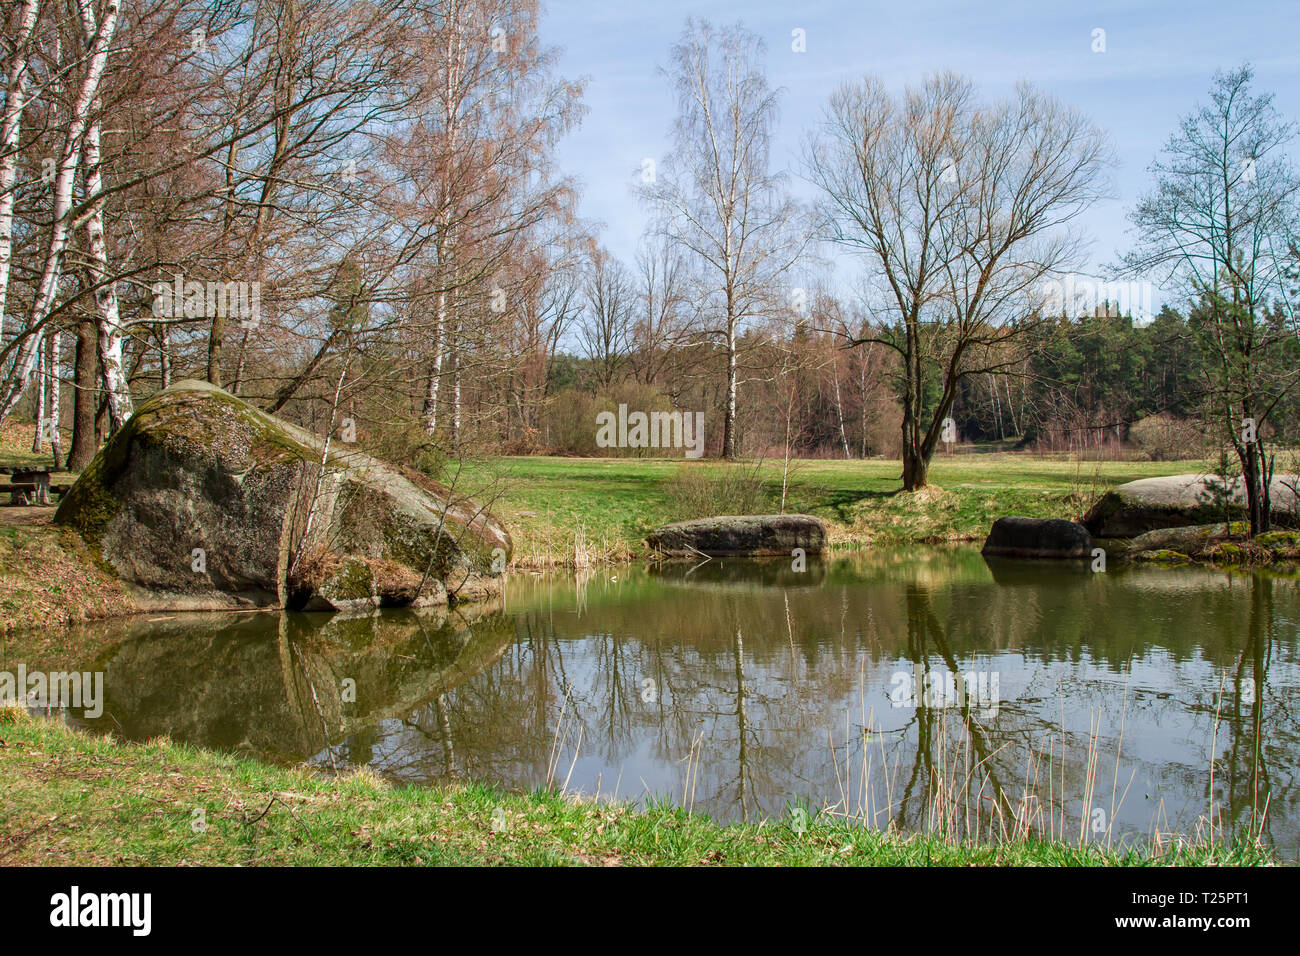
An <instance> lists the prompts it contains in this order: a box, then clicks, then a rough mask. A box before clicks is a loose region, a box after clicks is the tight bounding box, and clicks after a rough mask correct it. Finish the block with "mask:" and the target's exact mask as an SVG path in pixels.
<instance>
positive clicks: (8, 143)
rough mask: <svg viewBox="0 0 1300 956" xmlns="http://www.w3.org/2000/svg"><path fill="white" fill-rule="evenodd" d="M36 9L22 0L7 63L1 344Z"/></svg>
mask: <svg viewBox="0 0 1300 956" xmlns="http://www.w3.org/2000/svg"><path fill="white" fill-rule="evenodd" d="M38 8H39V3H38V2H37V0H22V7H21V9H20V11H19V13H18V16H17V20H16V22H17V26H18V35H17V36H15V37H14V38H13V44H14V46H13V59H12V60H11V61H10V62H9V72H8V76H7V79H8V84H7V85H6V87H5V109H4V117H3V119H0V340H2V339H3V338H4V321H5V297H6V293H7V292H8V290H9V263H10V259H11V256H12V253H13V224H14V220H13V213H14V196H15V195H16V194H17V191H16V190H15V188H14V187H15V182H14V180H15V178H16V176H17V169H18V144H19V140H20V139H21V134H22V123H23V110H24V109H25V108H26V106H27V70H28V59H27V53H28V51H27V44H28V42H29V41H30V40H31V37H32V32H33V31H34V30H35V27H36V14H37V10H38Z"/></svg>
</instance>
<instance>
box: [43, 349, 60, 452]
mask: <svg viewBox="0 0 1300 956" xmlns="http://www.w3.org/2000/svg"><path fill="white" fill-rule="evenodd" d="M62 344H63V333H62V332H54V333H52V334H51V335H50V337H49V338H48V339H46V352H45V367H46V368H47V369H48V370H49V375H50V381H49V384H48V385H46V392H47V394H48V396H49V397H48V399H47V401H48V403H49V409H50V413H49V415H48V416H46V417H47V419H48V420H49V423H50V426H49V427H50V431H49V439H50V454H52V455H53V456H54V467H55V468H58V467H59V462H60V461H61V460H62V458H63V436H62V435H60V434H59V423H60V420H61V419H62V417H63V407H62V405H61V404H60V402H59V356H60V354H61V352H62V350H61V349H60V346H61V345H62Z"/></svg>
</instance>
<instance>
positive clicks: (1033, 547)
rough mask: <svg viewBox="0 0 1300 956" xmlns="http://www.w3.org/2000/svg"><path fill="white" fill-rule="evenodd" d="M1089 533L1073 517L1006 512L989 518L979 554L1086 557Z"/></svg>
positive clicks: (1089, 545)
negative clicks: (987, 534) (1007, 514)
mask: <svg viewBox="0 0 1300 956" xmlns="http://www.w3.org/2000/svg"><path fill="white" fill-rule="evenodd" d="M1092 549H1093V543H1092V535H1090V534H1089V533H1088V529H1087V528H1085V527H1084V526H1083V525H1081V524H1076V523H1075V522H1073V521H1064V520H1062V519H1060V518H1025V517H1020V516H1016V515H1013V516H1009V517H1005V518H999V519H998V520H997V521H995V522H993V528H992V530H990V531H989V536H988V538H987V539H986V540H985V541H984V547H983V549H982V550H981V552H980V553H981V554H985V555H990V556H993V557H1003V558H1058V559H1059V558H1087V557H1091V556H1092Z"/></svg>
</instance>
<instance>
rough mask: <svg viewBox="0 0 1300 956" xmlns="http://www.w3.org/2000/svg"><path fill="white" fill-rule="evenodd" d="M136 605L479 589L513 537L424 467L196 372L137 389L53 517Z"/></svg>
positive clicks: (416, 596) (280, 602) (393, 598)
mask: <svg viewBox="0 0 1300 956" xmlns="http://www.w3.org/2000/svg"><path fill="white" fill-rule="evenodd" d="M55 521H56V522H58V523H59V524H62V525H65V526H68V527H71V528H73V529H75V530H76V531H78V532H79V533H80V534H81V535H82V536H83V537H84V538H85V539H86V540H87V541H89V542H90V543H91V544H92V545H94V546H95V548H96V549H97V550H98V551H99V553H100V554H102V556H103V559H104V561H105V562H106V563H107V564H108V565H109V566H111V568H112V569H113V571H114V572H116V574H117V575H118V576H119V577H120V578H121V579H122V580H123V581H124V582H126V583H127V584H128V585H130V586H132V587H133V588H134V589H135V590H136V591H137V592H138V595H139V596H140V598H141V599H142V603H144V604H145V606H147V607H155V608H169V609H196V610H197V609H203V608H225V607H241V606H243V607H247V606H255V607H262V606H278V607H302V608H314V609H322V610H323V609H330V608H335V609H339V608H347V609H355V608H357V607H358V606H359V604H361V603H365V604H370V605H375V606H392V605H406V604H428V603H431V602H435V603H436V602H445V601H447V600H448V595H449V594H450V596H451V599H452V600H453V601H457V600H471V599H477V598H480V597H483V596H486V595H487V594H490V593H492V592H493V591H494V590H495V585H496V578H495V575H494V571H495V570H499V569H500V568H502V567H503V566H504V563H505V561H508V560H509V556H510V552H511V550H512V543H511V540H510V535H509V534H508V532H507V531H506V530H505V528H504V527H502V526H501V525H500V524H499V523H498V522H497V521H496V520H495V519H494V518H493V517H492V515H490V514H488V513H487V512H486V511H484V510H482V509H481V508H478V507H477V506H476V505H474V503H473V502H471V501H469V500H467V499H465V498H464V497H463V496H458V495H453V494H452V492H451V491H449V490H448V489H446V488H443V487H442V486H440V485H438V484H437V483H435V482H432V481H429V480H428V479H423V478H422V477H421V479H420V480H419V481H415V480H412V478H411V477H410V476H409V475H405V474H403V473H401V472H400V471H399V470H398V469H396V468H393V467H391V466H389V465H386V464H384V463H382V462H380V461H378V460H376V459H374V458H371V457H370V456H368V455H365V454H362V453H360V452H358V451H356V450H355V449H354V448H353V447H352V446H350V445H347V444H342V443H338V442H332V443H331V444H330V447H329V453H328V455H326V452H325V443H324V441H323V440H322V439H320V438H318V437H317V436H315V435H313V434H311V433H310V432H308V431H306V430H305V429H302V428H299V427H297V426H295V425H292V424H290V423H288V422H285V421H282V420H280V419H278V418H275V417H273V416H271V415H268V414H266V413H265V412H263V411H261V410H260V409H258V408H255V407H254V406H252V405H251V404H249V403H248V402H246V401H244V400H243V399H241V398H237V397H235V396H233V395H231V394H229V393H228V392H225V391H223V390H221V389H220V388H217V387H216V386H214V385H210V384H208V383H206V382H199V381H192V380H186V381H182V382H177V383H176V384H175V385H172V386H171V387H170V388H168V389H165V390H164V391H161V392H159V393H158V394H156V395H154V396H153V397H151V398H150V399H148V400H147V401H145V402H144V403H143V404H141V406H140V407H139V409H138V410H137V412H136V413H135V415H134V416H132V418H131V419H130V420H129V421H127V422H126V424H125V425H124V426H123V427H122V428H121V429H120V430H119V431H118V432H117V433H116V434H115V435H114V436H113V437H112V438H111V439H110V440H109V441H108V443H107V444H106V445H105V446H104V447H103V448H102V449H101V450H100V452H99V454H98V455H96V457H95V459H94V461H92V462H91V464H90V466H89V467H88V468H87V469H86V470H85V471H84V472H83V473H82V475H81V477H80V478H79V479H78V481H77V483H76V484H75V485H73V487H72V488H71V489H70V490H69V492H68V493H67V495H65V496H64V499H63V502H62V503H61V504H60V506H59V510H58V512H57V513H56V515H55Z"/></svg>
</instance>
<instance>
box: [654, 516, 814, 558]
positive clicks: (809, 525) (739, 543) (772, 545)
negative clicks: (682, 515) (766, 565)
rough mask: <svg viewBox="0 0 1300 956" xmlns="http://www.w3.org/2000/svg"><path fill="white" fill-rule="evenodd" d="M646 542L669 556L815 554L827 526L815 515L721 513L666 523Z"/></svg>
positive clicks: (655, 549)
mask: <svg viewBox="0 0 1300 956" xmlns="http://www.w3.org/2000/svg"><path fill="white" fill-rule="evenodd" d="M646 541H647V543H648V544H649V545H650V548H651V549H652V550H654V551H656V552H658V553H659V554H661V555H665V556H667V557H689V556H691V555H704V556H709V557H722V556H729V555H754V556H759V555H778V554H779V555H785V556H789V555H790V554H791V552H793V551H794V549H795V548H802V549H803V551H804V554H805V555H812V554H820V553H821V552H822V551H824V550H825V549H826V525H824V524H823V523H822V520H821V519H820V518H814V517H813V516H812V515H722V516H719V517H716V518H698V519H696V520H694V521H679V522H677V523H676V524H668V525H664V526H663V527H662V528H659V529H658V530H656V531H654V532H652V533H651V534H650V535H649V536H648V537H647V538H646Z"/></svg>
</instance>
